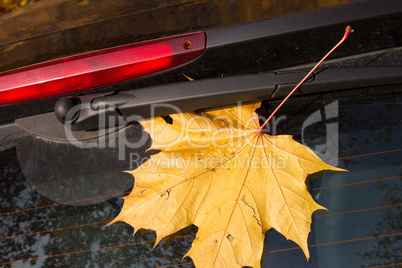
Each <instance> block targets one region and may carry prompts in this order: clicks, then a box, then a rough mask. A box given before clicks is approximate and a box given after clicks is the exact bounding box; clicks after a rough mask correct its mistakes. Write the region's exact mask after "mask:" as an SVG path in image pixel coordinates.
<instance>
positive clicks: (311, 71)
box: [257, 26, 353, 133]
mask: <svg viewBox="0 0 402 268" xmlns="http://www.w3.org/2000/svg"><path fill="white" fill-rule="evenodd" d="M352 32H353V29H352V28H351V27H350V26H347V27H346V29H345V34H344V35H343V37H342V39H341V41H339V42H338V44H336V45H335V46H334V47H333V48H332V49H331V50H330V51H329V52H328V53H327V54H326V55H325V56H324V57H323V58H322V59H321V60H320V61H319V62H318V63H317V64H316V65H315V66H314V67H313V68H312V69H311V70H310V72H309V73H308V74H307V75H306V76H305V77H304V78H303V79H302V80H301V81H300V82H299V83H298V84H297V85H296V86H295V87H294V88H293V90H292V91H291V92H290V93H289V94H288V95H287V96H286V98H285V99H284V100H283V101H282V102H281V103H280V104H279V105H278V107H276V109H275V110H274V111H273V112H272V113H271V115H270V116H269V117H268V119H267V120H265V122H264V124H262V126H261V127H260V128H259V129H258V131H257V132H258V133H261V131H262V129H263V128H264V127H265V126H266V125H267V123H268V122H269V120H271V118H272V117H273V116H274V115H275V114H276V112H277V111H278V110H279V108H281V106H282V105H283V104H284V103H285V102H286V101H287V100H288V99H289V97H290V96H291V95H292V94H293V93H294V92H295V91H296V90H297V89H298V88H299V87H300V86H301V85H302V84H303V83H304V81H306V79H307V78H308V77H309V76H310V75H311V74H312V73H313V72H314V71H315V70H316V69H317V68H318V66H320V64H321V63H322V62H323V61H324V60H325V59H326V58H327V57H328V56H329V55H331V53H332V52H333V51H334V50H335V49H337V48H338V47H339V46H340V45H341V44H342V43H343V42H344V41H345V40H346V38H348V36H349V34H350V33H352Z"/></svg>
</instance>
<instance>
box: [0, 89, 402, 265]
mask: <svg viewBox="0 0 402 268" xmlns="http://www.w3.org/2000/svg"><path fill="white" fill-rule="evenodd" d="M277 104H278V103H277V102H270V103H267V104H266V105H265V107H266V109H267V112H268V113H269V111H270V110H272V109H273V108H275V107H276V105H277ZM272 122H274V123H271V124H270V125H269V129H268V132H269V133H270V134H290V135H294V139H296V140H298V141H299V142H303V143H304V144H305V145H307V146H309V147H310V148H312V149H313V150H314V151H316V152H317V153H318V154H319V156H320V157H321V158H322V159H323V160H324V161H325V162H327V163H329V164H332V165H336V166H338V167H341V168H345V169H347V170H348V171H349V172H327V173H323V174H320V175H318V176H314V177H311V178H310V179H309V182H308V186H309V189H310V192H311V194H312V196H313V198H314V199H315V200H316V201H317V202H318V203H319V204H320V205H322V206H324V207H326V208H327V209H328V211H324V210H322V211H319V212H317V213H315V214H314V216H313V224H312V232H311V233H310V235H309V245H310V253H311V259H310V263H309V262H307V261H306V258H305V256H304V254H303V252H302V251H301V249H299V248H298V247H297V245H296V244H295V243H293V242H291V241H287V240H286V238H284V237H283V236H282V235H280V234H279V233H277V232H276V231H274V230H270V231H268V232H267V235H266V242H265V243H266V249H265V253H264V256H263V261H262V266H263V267H325V268H327V267H375V266H381V265H390V266H392V265H394V266H397V265H396V264H397V263H400V262H401V257H400V256H401V252H400V249H401V248H402V240H401V237H402V236H401V231H402V226H401V223H402V219H401V213H400V210H401V204H402V202H401V197H400V194H401V177H402V168H401V167H402V140H401V136H400V133H402V124H401V122H402V87H401V86H399V85H398V86H389V87H377V88H365V89H359V90H350V91H342V92H334V93H325V94H321V95H312V96H307V97H298V98H291V99H289V101H288V102H287V103H286V104H285V106H284V107H283V108H282V110H280V112H279V114H278V115H277V116H276V117H275V119H274V120H273V121H272ZM6 132H7V128H6V127H5V128H2V129H0V134H1V135H2V137H1V142H0V148H2V149H1V152H0V191H1V194H0V234H1V235H0V266H1V267H193V265H192V263H191V259H189V258H186V259H184V260H182V257H183V256H184V255H185V254H186V253H187V251H188V250H189V248H190V246H191V242H192V240H193V239H194V233H195V232H196V230H197V228H196V227H190V228H188V229H187V230H184V231H183V232H181V233H180V234H177V235H176V236H175V237H171V238H167V239H165V240H163V241H162V242H161V243H160V244H159V245H158V246H157V247H155V248H153V246H154V239H155V235H154V233H153V232H151V231H146V230H140V231H138V232H137V233H136V235H135V236H133V235H132V234H133V229H132V228H131V227H130V226H128V225H126V224H124V223H116V224H113V225H111V226H106V224H107V223H108V222H109V221H111V220H112V219H113V218H114V217H116V216H117V214H118V213H119V212H120V209H121V207H122V204H123V200H122V199H120V197H122V196H124V195H126V194H127V193H128V192H129V191H130V190H131V187H132V185H133V178H132V177H131V176H130V175H128V174H125V173H123V172H122V171H123V170H127V169H130V168H131V169H132V168H135V167H136V166H135V165H133V163H134V162H135V161H132V160H133V158H131V159H130V156H131V155H135V156H137V155H138V156H140V157H141V159H142V160H146V158H147V157H149V152H148V153H146V152H145V151H146V149H147V148H148V147H149V145H150V143H149V141H148V142H147V143H146V144H144V146H142V147H141V148H139V149H136V150H135V151H133V149H130V148H129V147H124V148H125V151H124V154H121V151H120V149H121V148H123V147H119V144H120V143H119V139H118V137H117V136H116V137H114V138H113V139H108V141H107V142H109V144H114V145H116V146H115V147H112V146H107V145H104V146H100V147H102V148H99V146H98V148H88V149H80V148H77V147H75V146H73V145H71V144H68V143H59V142H55V141H49V140H45V139H40V138H37V137H33V136H31V135H29V134H25V133H21V132H15V131H9V132H8V135H5V134H4V133H6ZM2 133H3V134H2ZM124 135H126V136H125V137H126V138H127V140H129V141H131V142H135V141H136V140H138V139H140V138H141V135H146V134H145V133H143V132H142V130H141V128H140V127H139V126H138V125H137V126H132V127H130V128H128V129H127V130H126V131H125V134H124ZM99 144H100V145H102V144H101V143H99ZM119 158H120V159H125V160H119ZM130 160H131V161H130ZM130 165H131V167H130Z"/></svg>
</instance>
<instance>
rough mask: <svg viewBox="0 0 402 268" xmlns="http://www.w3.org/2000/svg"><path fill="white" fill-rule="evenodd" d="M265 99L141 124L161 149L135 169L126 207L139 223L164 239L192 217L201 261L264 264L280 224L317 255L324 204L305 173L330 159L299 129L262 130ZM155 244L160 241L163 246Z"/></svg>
mask: <svg viewBox="0 0 402 268" xmlns="http://www.w3.org/2000/svg"><path fill="white" fill-rule="evenodd" d="M259 106H260V103H254V104H248V105H243V106H237V107H231V108H224V109H219V110H214V111H206V112H201V113H194V112H192V113H182V114H174V115H171V118H172V119H173V123H172V124H168V123H166V122H165V120H163V119H162V118H154V119H150V120H145V121H143V122H142V123H141V124H142V125H143V126H144V130H145V131H147V132H148V133H149V134H150V136H151V138H152V139H153V145H152V147H151V148H150V149H158V150H161V152H159V153H158V154H155V155H152V156H151V158H150V159H149V160H148V161H147V162H145V163H144V164H142V165H141V166H140V167H139V168H138V169H136V170H133V171H129V173H131V174H132V175H134V177H135V185H134V188H133V190H132V192H131V193H130V194H129V195H128V196H126V197H124V205H123V208H122V211H121V212H120V214H119V215H118V216H117V217H116V218H115V219H114V220H113V221H112V222H111V223H114V222H116V221H124V222H126V223H128V224H130V225H131V226H133V227H134V229H135V231H137V230H139V229H142V228H144V229H150V230H154V231H156V235H157V239H156V244H157V243H158V242H159V241H160V240H161V239H162V238H164V237H166V236H169V235H171V234H174V233H176V232H177V231H179V230H181V229H183V228H185V227H187V226H190V225H192V224H194V225H196V226H197V227H198V232H197V234H196V238H195V239H194V241H193V244H192V247H191V249H190V251H189V252H188V253H187V254H186V256H189V257H191V259H192V260H193V261H194V263H195V265H196V266H197V267H242V266H252V267H260V263H261V256H262V253H263V247H264V237H265V233H266V232H267V231H268V230H269V229H270V228H275V229H276V230H277V231H278V232H280V233H281V234H283V235H284V236H285V237H286V238H287V239H290V240H292V241H294V242H296V243H297V244H298V245H299V246H300V247H301V248H302V250H303V252H304V253H305V255H306V257H307V259H309V251H308V245H307V237H308V234H309V232H310V224H311V217H312V213H313V212H314V211H316V210H317V209H324V208H323V207H322V206H320V205H318V204H317V203H316V202H315V201H314V200H313V199H312V197H311V196H310V194H309V192H308V190H307V187H306V184H305V180H306V177H307V176H308V175H309V174H312V173H316V172H319V171H322V170H336V171H342V169H339V168H335V167H332V166H330V165H327V164H325V163H324V162H323V161H322V160H321V159H320V158H319V157H317V156H316V155H315V154H314V153H313V151H312V150H310V149H309V148H308V147H306V146H304V145H302V144H299V143H297V142H296V141H294V140H293V139H292V137H291V136H288V135H281V136H269V135H267V134H264V133H262V132H261V131H260V126H259V120H258V115H257V114H256V113H255V109H256V108H258V107H259ZM156 244H155V245H156Z"/></svg>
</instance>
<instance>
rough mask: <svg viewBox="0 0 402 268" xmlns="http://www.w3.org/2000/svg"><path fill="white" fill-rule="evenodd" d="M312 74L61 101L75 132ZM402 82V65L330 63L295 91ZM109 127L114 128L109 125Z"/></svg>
mask: <svg viewBox="0 0 402 268" xmlns="http://www.w3.org/2000/svg"><path fill="white" fill-rule="evenodd" d="M307 73H308V70H306V71H305V70H303V71H286V72H269V73H261V74H249V75H242V76H234V77H223V78H212V79H203V80H198V81H189V82H182V83H175V84H167V85H161V86H154V87H148V88H141V89H134V90H127V91H122V92H119V93H109V94H107V93H106V94H105V93H103V94H92V95H83V96H76V97H64V98H61V99H60V100H59V101H58V102H57V103H56V105H55V114H56V117H57V118H58V119H59V121H60V122H62V123H64V124H67V125H69V126H70V127H71V129H72V130H74V131H81V130H93V129H97V128H99V122H100V119H102V118H101V117H103V118H110V117H116V120H112V122H114V123H116V122H117V123H118V122H119V121H120V123H122V122H121V121H122V120H119V119H118V118H120V119H121V118H122V117H123V118H125V121H123V123H125V124H127V123H130V122H132V121H138V119H140V118H151V117H155V116H163V115H167V114H172V113H177V112H187V111H193V110H200V109H207V108H214V107H222V106H227V105H233V104H236V103H238V102H240V101H241V102H249V101H257V100H263V99H275V98H282V97H284V96H286V95H287V94H288V93H289V92H290V91H291V90H292V89H293V87H294V86H295V85H296V84H297V83H298V82H299V81H300V80H301V79H302V78H303V77H304V76H305V75H306V74H307ZM397 83H402V66H373V67H371V66H370V67H350V68H325V69H321V70H317V71H316V72H314V73H313V74H312V75H311V76H310V77H309V79H308V80H307V81H306V82H305V83H304V84H303V85H302V86H301V87H300V89H299V90H298V91H297V92H295V95H304V94H312V93H321V92H328V91H334V90H343V89H352V88H360V87H368V86H378V85H389V84H397ZM108 122H109V120H108V121H107V122H103V123H106V125H103V127H109V126H108V125H107V124H108Z"/></svg>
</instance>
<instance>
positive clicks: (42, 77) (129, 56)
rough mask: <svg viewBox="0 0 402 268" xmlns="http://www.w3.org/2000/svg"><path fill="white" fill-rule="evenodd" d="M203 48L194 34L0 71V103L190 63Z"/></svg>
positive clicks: (85, 87) (80, 88)
mask: <svg viewBox="0 0 402 268" xmlns="http://www.w3.org/2000/svg"><path fill="white" fill-rule="evenodd" d="M204 49H205V34H204V33H195V34H189V35H182V36H175V37H171V38H165V39H158V40H153V41H148V42H142V43H136V44H131V45H125V46H120V47H115V48H110V49H105V50H100V51H95V52H91V53H86V54H81V55H77V56H72V57H68V58H63V59H59V60H54V61H49V62H45V63H41V64H36V65H32V66H29V67H25V68H21V69H16V70H13V71H8V72H5V73H3V74H0V105H2V104H12V103H19V102H25V101H30V100H37V99H44V98H48V97H54V96H60V95H65V94H69V93H74V92H79V91H84V90H88V89H91V88H96V87H100V86H105V85H110V84H114V83H118V82H122V81H125V80H129V79H133V78H137V77H141V76H144V75H147V74H151V73H155V72H158V71H162V70H166V69H168V68H172V67H175V66H178V65H181V64H184V63H186V62H189V61H191V60H193V59H195V58H196V57H198V56H199V55H201V54H202V52H203V51H204Z"/></svg>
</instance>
